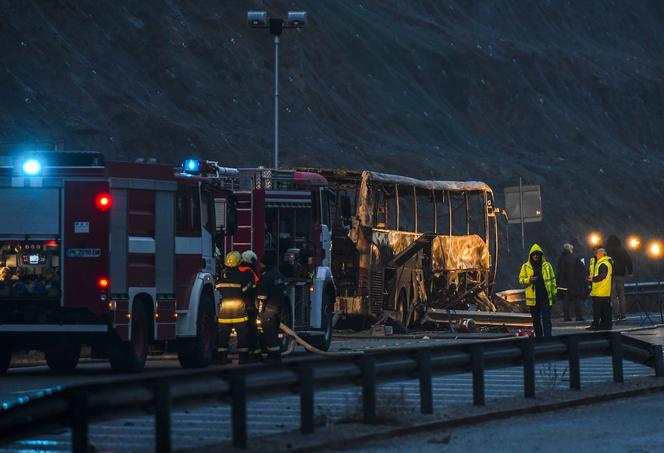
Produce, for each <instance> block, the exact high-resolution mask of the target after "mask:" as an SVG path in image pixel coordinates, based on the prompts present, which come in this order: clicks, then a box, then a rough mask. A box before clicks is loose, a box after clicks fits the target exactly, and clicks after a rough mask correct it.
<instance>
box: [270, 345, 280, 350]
mask: <svg viewBox="0 0 664 453" xmlns="http://www.w3.org/2000/svg"><path fill="white" fill-rule="evenodd" d="M280 349H281V347H280V346H272V347H271V348H267V350H268V351H278V350H280Z"/></svg>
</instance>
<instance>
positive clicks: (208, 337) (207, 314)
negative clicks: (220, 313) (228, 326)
mask: <svg viewBox="0 0 664 453" xmlns="http://www.w3.org/2000/svg"><path fill="white" fill-rule="evenodd" d="M215 321H216V319H215V311H214V298H213V297H212V294H209V293H203V294H202V295H201V300H200V304H199V306H198V318H197V320H196V338H194V339H193V340H191V343H188V344H187V345H186V347H185V349H184V350H182V351H180V352H179V353H178V360H179V361H180V366H182V368H205V367H206V366H208V365H209V364H210V362H211V361H212V356H213V354H214V352H215V348H216V333H217V330H216V327H217V325H216V322H215Z"/></svg>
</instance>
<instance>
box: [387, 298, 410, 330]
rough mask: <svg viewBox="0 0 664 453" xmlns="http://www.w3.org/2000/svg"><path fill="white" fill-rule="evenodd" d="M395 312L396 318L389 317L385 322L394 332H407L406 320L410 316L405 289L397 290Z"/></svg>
mask: <svg viewBox="0 0 664 453" xmlns="http://www.w3.org/2000/svg"><path fill="white" fill-rule="evenodd" d="M397 312H398V316H399V318H398V319H393V318H389V319H388V320H387V321H386V324H387V325H389V326H392V330H393V331H394V333H396V334H407V333H408V327H406V326H407V325H408V320H409V318H410V312H409V311H408V299H407V298H406V291H405V290H403V289H402V290H401V291H400V292H399V298H398V299H397Z"/></svg>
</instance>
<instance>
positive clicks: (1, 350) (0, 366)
mask: <svg viewBox="0 0 664 453" xmlns="http://www.w3.org/2000/svg"><path fill="white" fill-rule="evenodd" d="M12 352H13V351H12V350H11V349H10V348H7V347H0V375H2V374H5V373H6V372H7V370H8V369H9V365H10V364H11V361H12Z"/></svg>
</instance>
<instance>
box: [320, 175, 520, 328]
mask: <svg viewBox="0 0 664 453" xmlns="http://www.w3.org/2000/svg"><path fill="white" fill-rule="evenodd" d="M317 171H318V172H319V173H321V174H322V175H323V176H325V178H326V179H327V180H328V181H329V184H330V188H332V189H333V190H334V191H335V193H336V206H331V207H330V209H331V211H332V216H331V217H332V219H334V220H333V227H332V267H333V274H334V275H335V283H336V287H337V298H336V307H335V311H336V313H337V317H338V318H341V319H344V318H346V319H347V318H351V317H358V316H359V317H361V318H365V319H370V320H378V321H381V320H388V319H391V320H393V321H397V322H398V323H400V324H402V325H403V326H404V327H412V326H416V325H420V324H423V323H425V322H435V323H447V324H448V325H449V326H450V327H452V326H453V323H458V324H460V325H462V326H466V327H468V322H470V321H467V320H469V319H472V322H470V324H471V325H472V323H474V324H476V325H506V326H526V325H529V324H530V314H526V313H518V311H520V310H521V308H520V307H519V306H517V305H516V304H513V303H509V302H507V301H506V300H504V299H501V298H499V297H494V286H495V277H496V271H497V268H498V217H497V215H500V214H503V211H502V210H500V209H498V208H496V207H495V205H494V200H493V191H492V190H491V188H490V187H489V186H488V185H487V184H485V183H483V182H476V181H468V182H453V181H429V180H418V179H414V178H409V177H404V176H398V175H390V174H384V173H377V172H371V171H363V172H356V171H345V170H317Z"/></svg>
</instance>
